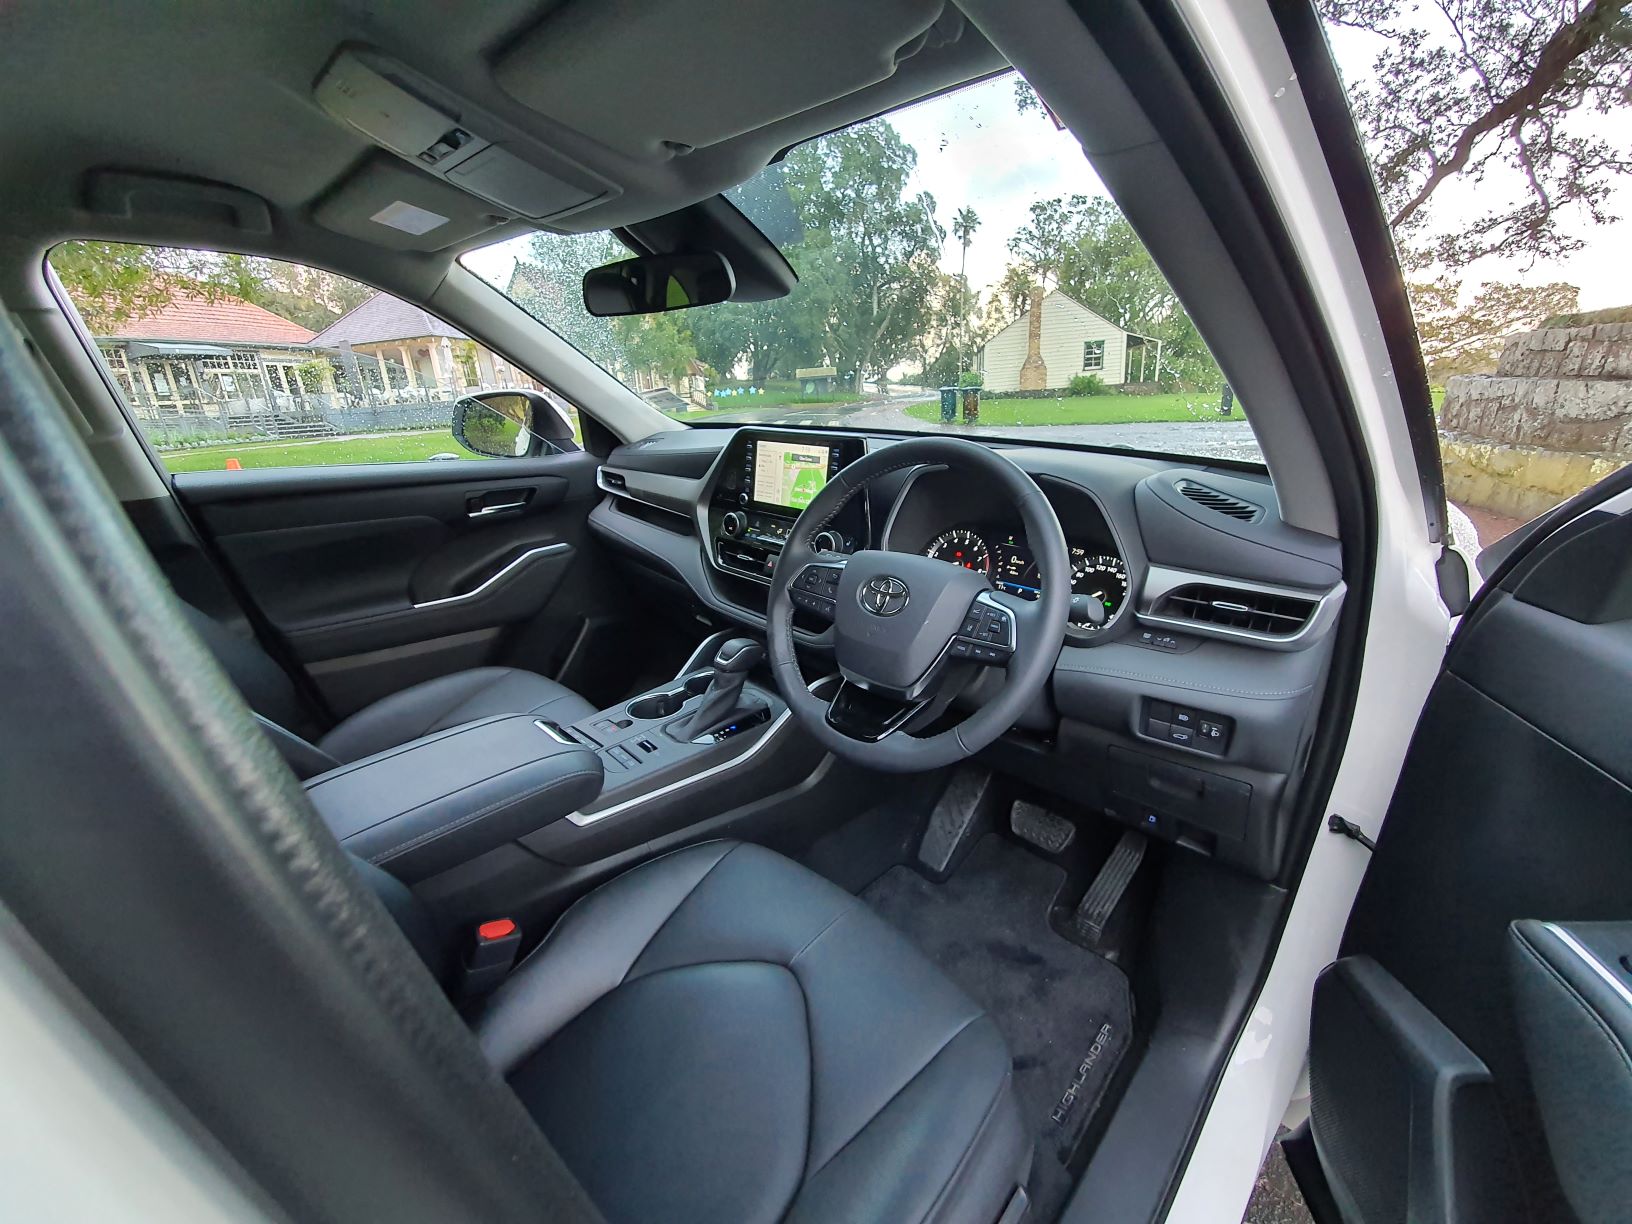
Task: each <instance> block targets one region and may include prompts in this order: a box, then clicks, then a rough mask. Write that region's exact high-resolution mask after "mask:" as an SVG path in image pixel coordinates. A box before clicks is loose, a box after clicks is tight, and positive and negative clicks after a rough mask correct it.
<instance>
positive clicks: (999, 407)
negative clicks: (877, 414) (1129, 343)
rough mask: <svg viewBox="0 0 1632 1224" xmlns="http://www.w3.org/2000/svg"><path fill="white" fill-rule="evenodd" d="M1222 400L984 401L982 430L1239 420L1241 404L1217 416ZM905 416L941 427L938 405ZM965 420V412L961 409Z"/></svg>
mask: <svg viewBox="0 0 1632 1224" xmlns="http://www.w3.org/2000/svg"><path fill="white" fill-rule="evenodd" d="M1217 408H1218V397H1217V396H1210V395H1201V394H1192V395H1186V394H1182V393H1181V394H1174V395H1076V396H1070V395H1067V396H1062V397H1061V398H1059V399H984V398H983V399H982V400H981V401H980V423H981V424H982V425H1140V424H1144V423H1145V422H1148V421H1218V420H1237V421H1239V420H1241V419H1242V415H1241V401H1240V400H1237V401H1236V403H1235V410H1234V412H1233V413H1232V414H1231V415H1230V416H1229V417H1220V416H1219V415H1218V411H1217ZM906 412H907V415H908V416H910V417H915V418H916V419H918V420H920V421H933V422H935V423H937V424H938V423H939V422H940V419H941V406H940V403H939V402H935V403H929V404H909V405H907V408H906ZM959 419H960V420H961V419H962V409H961V407H960V409H959Z"/></svg>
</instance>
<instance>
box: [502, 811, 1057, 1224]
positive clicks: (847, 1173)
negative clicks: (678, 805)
mask: <svg viewBox="0 0 1632 1224" xmlns="http://www.w3.org/2000/svg"><path fill="white" fill-rule="evenodd" d="M475 1029H476V1035H477V1038H478V1040H479V1041H480V1042H481V1044H482V1048H483V1051H484V1052H485V1053H486V1054H487V1056H488V1058H489V1060H490V1061H491V1062H492V1063H493V1064H494V1065H495V1066H496V1067H497V1068H498V1069H499V1071H500V1072H501V1073H502V1074H504V1075H505V1077H506V1078H507V1079H508V1081H509V1082H510V1085H511V1086H512V1087H513V1088H514V1089H515V1091H516V1093H517V1094H518V1095H519V1096H520V1097H521V1099H522V1102H523V1103H524V1104H525V1105H526V1106H527V1108H528V1110H529V1111H530V1112H531V1113H532V1115H533V1117H534V1118H536V1119H537V1121H538V1123H539V1125H540V1127H541V1128H542V1129H543V1130H544V1133H545V1134H546V1135H547V1136H548V1137H549V1138H550V1141H551V1142H552V1143H553V1144H554V1145H555V1147H556V1148H557V1150H558V1151H559V1152H560V1153H561V1155H562V1156H563V1157H564V1158H565V1160H566V1162H567V1164H568V1166H569V1167H570V1168H571V1169H572V1171H573V1172H574V1174H576V1175H577V1177H578V1178H579V1180H580V1181H581V1182H582V1183H583V1184H584V1186H585V1188H586V1189H587V1190H588V1191H589V1194H590V1197H591V1198H592V1199H593V1200H594V1201H595V1204H596V1205H597V1206H598V1207H599V1208H600V1209H601V1212H602V1213H603V1214H604V1215H605V1216H606V1218H607V1219H608V1220H609V1221H611V1222H612V1224H619V1222H622V1221H637V1220H640V1221H645V1220H665V1221H674V1222H677V1224H679V1222H685V1221H699V1222H700V1221H709V1222H711V1224H712V1222H716V1221H761V1220H762V1221H774V1220H779V1219H789V1220H811V1221H839V1220H843V1221H858V1222H861V1221H889V1222H890V1224H905V1222H910V1221H917V1220H934V1221H963V1220H969V1221H981V1222H982V1224H990V1222H991V1221H993V1220H995V1219H996V1218H997V1216H998V1214H999V1213H1000V1212H1001V1211H1002V1209H1003V1206H1004V1204H1005V1203H1006V1202H1007V1201H1008V1199H1009V1198H1010V1196H1011V1195H1012V1194H1013V1192H1014V1189H1015V1187H1016V1186H1017V1185H1019V1184H1021V1183H1022V1182H1023V1181H1024V1179H1025V1176H1026V1173H1027V1171H1028V1170H1029V1167H1030V1162H1031V1145H1030V1141H1029V1139H1027V1137H1026V1134H1025V1131H1024V1128H1023V1127H1022V1125H1021V1122H1020V1114H1019V1109H1018V1106H1017V1104H1016V1101H1015V1097H1014V1093H1013V1088H1012V1084H1011V1064H1010V1058H1009V1052H1008V1049H1007V1047H1006V1046H1005V1044H1004V1041H1003V1038H1002V1036H1001V1035H1000V1034H999V1033H998V1030H997V1027H996V1025H995V1024H994V1023H993V1022H992V1020H991V1018H990V1017H988V1016H986V1015H985V1014H984V1013H983V1012H982V1011H981V1010H980V1008H979V1007H977V1006H976V1005H975V1004H974V1003H973V1002H972V1001H971V1000H970V999H969V998H968V997H967V996H965V995H964V994H963V993H962V992H961V991H959V990H958V989H957V988H956V987H955V986H953V985H952V984H951V983H950V982H948V981H947V980H946V979H945V978H944V977H942V976H941V974H940V972H939V971H938V970H937V969H935V967H934V966H933V965H931V964H930V963H929V962H928V961H927V960H925V959H924V958H923V957H922V956H921V955H920V954H919V953H918V952H917V951H916V950H915V949H914V948H913V947H912V946H911V945H910V944H908V943H907V941H906V939H905V938H904V937H903V936H901V935H900V934H898V933H897V932H896V931H895V930H894V929H893V928H891V927H889V926H888V925H886V924H885V923H884V921H883V920H882V919H880V918H878V917H877V916H876V915H875V914H873V913H872V911H870V910H869V909H867V907H866V906H865V905H863V904H862V903H861V902H860V901H858V900H857V899H856V898H854V897H852V896H850V895H849V894H848V893H846V892H843V891H842V890H840V889H838V888H836V887H834V886H833V885H832V884H830V883H828V882H827V881H826V880H823V879H822V878H820V877H819V876H816V875H814V874H812V873H811V872H809V871H807V870H805V869H804V868H803V867H800V866H798V865H797V864H795V863H793V862H791V861H789V860H788V859H785V858H783V857H781V856H780V855H777V854H774V853H772V852H771V851H769V850H766V849H763V848H761V847H758V846H752V845H747V844H743V843H740V842H724V841H720V842H709V843H707V844H704V845H701V846H694V847H691V848H689V849H685V850H681V851H678V852H676V853H674V854H670V855H667V856H666V857H664V858H660V859H656V860H654V861H652V862H650V863H647V864H645V865H643V866H641V867H637V868H635V869H634V870H632V871H630V872H627V873H626V874H624V875H622V876H619V877H618V878H617V879H615V880H613V881H611V882H610V883H609V884H607V885H605V886H603V887H602V888H600V889H598V890H597V891H595V892H593V893H591V894H590V895H589V896H587V897H585V898H584V899H583V900H582V901H580V902H579V903H578V904H577V905H575V906H574V907H573V908H572V909H571V910H570V911H568V913H567V914H566V915H565V916H564V917H563V918H562V920H561V921H560V923H559V924H557V926H556V928H555V929H554V930H553V931H552V932H551V933H550V935H549V937H548V938H547V939H546V940H545V941H544V943H543V944H542V945H541V946H540V947H539V948H538V950H537V951H536V952H534V953H533V954H532V955H531V956H530V957H528V958H527V960H526V961H524V962H523V963H522V964H521V965H520V966H519V967H518V968H517V969H516V971H515V972H514V973H513V974H511V976H510V977H509V978H508V979H507V980H506V982H505V984H504V985H503V986H502V987H501V988H500V989H499V990H498V991H496V992H495V993H494V995H493V996H492V997H491V998H490V999H489V1001H488V1003H487V1005H486V1007H485V1009H484V1010H483V1012H482V1013H481V1015H480V1016H479V1017H478V1018H477V1020H476V1024H475Z"/></svg>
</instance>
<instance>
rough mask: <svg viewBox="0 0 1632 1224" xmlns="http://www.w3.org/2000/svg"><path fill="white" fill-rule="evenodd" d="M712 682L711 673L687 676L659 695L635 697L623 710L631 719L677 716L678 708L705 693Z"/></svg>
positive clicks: (649, 694) (651, 694)
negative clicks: (677, 684) (675, 685)
mask: <svg viewBox="0 0 1632 1224" xmlns="http://www.w3.org/2000/svg"><path fill="white" fill-rule="evenodd" d="M713 680H714V676H713V673H711V672H698V673H697V674H695V675H691V676H687V677H686V678H685V679H684V680H682V681H681V682H680V684H679V686H678V687H676V688H672V689H666V690H665V691H663V692H661V693H647V694H646V696H644V697H637V698H636V699H635V700H633V701H631V702H630V703H629V704H628V705H627V706H626V707H625V709H627V710H628V711H629V716H630V717H631V718H642V719H653V718H667V717H669V715H671V714H678V713H679V712H680V707H681V706H683V705H685V704H686V702H687V701H688V700H689V699H690V698H692V697H695V696H697V694H699V693H706V692H707V691H708V686H709V685H710V684H711V683H712V682H713Z"/></svg>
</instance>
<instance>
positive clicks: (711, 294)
mask: <svg viewBox="0 0 1632 1224" xmlns="http://www.w3.org/2000/svg"><path fill="white" fill-rule="evenodd" d="M736 290H737V277H736V274H735V273H734V272H733V271H732V270H731V262H730V261H729V260H728V259H726V257H725V256H724V255H721V254H720V253H719V252H718V251H700V252H697V253H695V254H690V255H640V256H637V257H636V258H634V259H620V260H619V261H618V262H617V263H609V264H605V265H603V266H602V267H599V268H591V269H590V270H589V271H588V272H585V273H584V309H585V310H587V311H589V313H590V314H592V315H594V316H595V317H596V318H601V319H604V318H608V317H610V316H613V315H635V314H661V313H662V312H664V311H665V310H689V309H690V308H691V307H693V306H712V305H714V303H716V302H723V301H726V300H727V299H728V298H730V296H731V295H732V294H733V293H735V292H736Z"/></svg>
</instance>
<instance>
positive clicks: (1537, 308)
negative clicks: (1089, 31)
mask: <svg viewBox="0 0 1632 1224" xmlns="http://www.w3.org/2000/svg"><path fill="white" fill-rule="evenodd" d="M1407 288H1408V289H1409V290H1410V292H1411V307H1412V313H1413V314H1415V315H1416V320H1417V338H1418V340H1419V341H1420V343H1421V345H1422V357H1423V361H1424V362H1425V363H1426V364H1427V366H1428V377H1429V379H1430V380H1431V381H1433V382H1435V383H1442V382H1444V380H1445V379H1447V378H1449V377H1451V376H1452V375H1453V374H1477V373H1487V372H1489V371H1491V370H1494V369H1495V368H1496V359H1497V357H1499V356H1500V355H1501V350H1502V344H1503V342H1504V340H1505V339H1506V337H1507V336H1509V335H1510V334H1512V333H1513V332H1516V331H1528V330H1530V329H1532V328H1535V327H1537V326H1539V325H1540V324H1541V322H1542V320H1543V319H1547V318H1550V317H1551V316H1553V315H1559V314H1568V313H1570V312H1571V311H1573V310H1574V309H1575V308H1576V305H1577V298H1578V296H1579V294H1578V291H1577V289H1576V287H1575V286H1574V285H1564V284H1557V283H1555V284H1550V285H1514V284H1499V283H1495V282H1491V281H1486V282H1485V283H1484V284H1482V285H1480V286H1479V288H1478V290H1477V291H1476V292H1475V293H1474V294H1473V295H1472V297H1471V298H1470V299H1469V300H1468V301H1467V302H1466V304H1465V305H1464V304H1463V298H1464V290H1463V286H1462V284H1461V282H1460V281H1458V280H1456V279H1455V278H1453V277H1449V276H1442V277H1440V278H1439V279H1437V280H1433V281H1419V282H1416V283H1413V284H1411V285H1408V286H1407Z"/></svg>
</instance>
